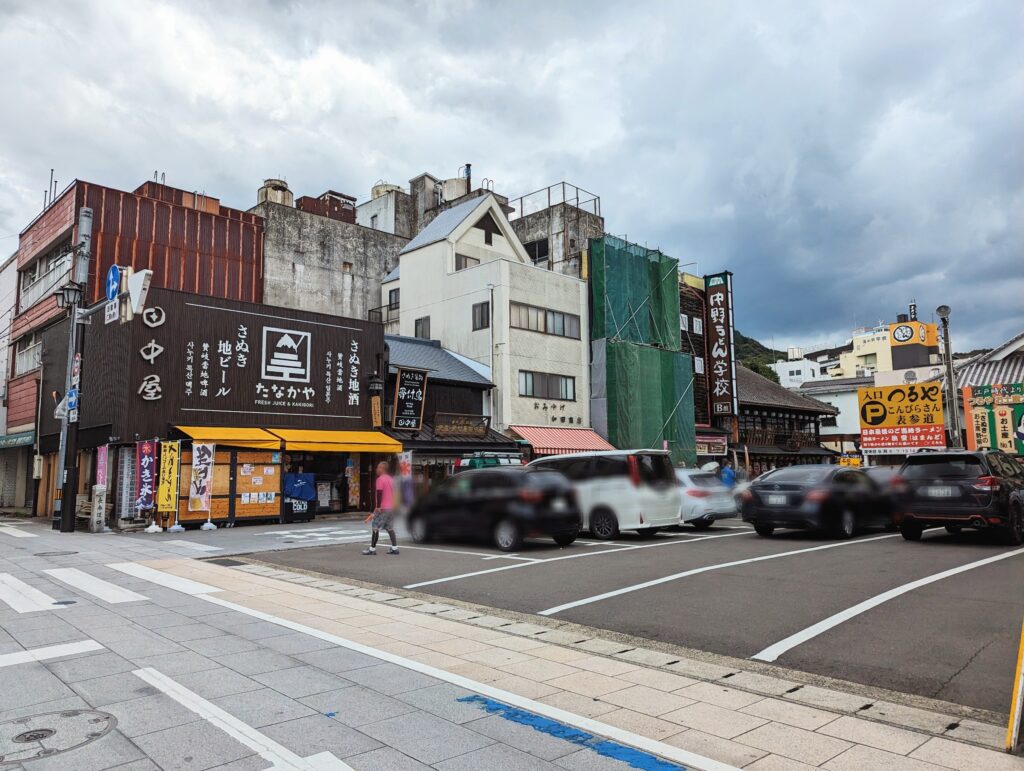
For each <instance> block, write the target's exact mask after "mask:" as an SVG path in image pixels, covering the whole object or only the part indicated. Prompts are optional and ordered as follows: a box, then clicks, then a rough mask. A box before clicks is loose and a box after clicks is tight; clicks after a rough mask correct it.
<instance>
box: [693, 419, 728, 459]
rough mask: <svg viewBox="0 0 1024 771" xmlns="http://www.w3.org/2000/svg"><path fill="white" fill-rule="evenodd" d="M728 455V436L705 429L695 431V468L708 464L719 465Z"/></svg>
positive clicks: (718, 431)
mask: <svg viewBox="0 0 1024 771" xmlns="http://www.w3.org/2000/svg"><path fill="white" fill-rule="evenodd" d="M728 454H729V435H728V434H727V433H726V432H725V431H722V430H715V429H711V428H707V427H701V428H698V429H697V468H700V467H701V466H704V465H706V464H708V463H718V464H721V463H722V461H723V460H725V458H726V457H727V456H728Z"/></svg>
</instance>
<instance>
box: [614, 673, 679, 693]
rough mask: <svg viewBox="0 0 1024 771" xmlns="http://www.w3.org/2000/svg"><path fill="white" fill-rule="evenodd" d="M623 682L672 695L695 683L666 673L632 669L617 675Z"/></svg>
mask: <svg viewBox="0 0 1024 771" xmlns="http://www.w3.org/2000/svg"><path fill="white" fill-rule="evenodd" d="M619 677H621V678H622V679H623V680H629V682H631V683H636V684H637V685H646V686H647V687H648V688H657V689H658V690H659V691H667V692H669V693H672V692H673V691H678V690H679V689H680V688H686V687H687V686H688V685H693V684H694V683H696V682H697V681H696V680H694V679H693V678H690V677H683V676H682V675H671V674H669V673H668V672H664V671H660V670H655V669H645V668H640V669H634V670H632V671H630V672H624V673H623V674H621V675H619Z"/></svg>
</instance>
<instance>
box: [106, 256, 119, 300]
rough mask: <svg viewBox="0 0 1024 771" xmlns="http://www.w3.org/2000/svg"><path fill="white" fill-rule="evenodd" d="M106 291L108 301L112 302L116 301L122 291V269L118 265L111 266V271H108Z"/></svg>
mask: <svg viewBox="0 0 1024 771" xmlns="http://www.w3.org/2000/svg"><path fill="white" fill-rule="evenodd" d="M106 289H107V300H108V301H110V302H113V301H114V300H116V299H117V295H118V293H119V292H120V291H121V269H120V268H119V267H117V266H116V265H111V266H110V270H108V271H107V282H106Z"/></svg>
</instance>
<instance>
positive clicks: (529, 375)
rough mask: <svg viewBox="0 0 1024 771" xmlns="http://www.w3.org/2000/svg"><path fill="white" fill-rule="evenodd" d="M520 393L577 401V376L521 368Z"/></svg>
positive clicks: (539, 397) (542, 397) (522, 394)
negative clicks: (550, 373)
mask: <svg viewBox="0 0 1024 771" xmlns="http://www.w3.org/2000/svg"><path fill="white" fill-rule="evenodd" d="M519 395H520V396H535V397H537V398H538V399H559V400H561V401H566V402H574V401H576V378H574V377H569V376H568V375H549V374H547V373H545V372H529V371H527V370H523V369H521V370H519Z"/></svg>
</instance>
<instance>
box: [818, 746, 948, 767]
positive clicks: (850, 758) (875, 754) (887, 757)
mask: <svg viewBox="0 0 1024 771" xmlns="http://www.w3.org/2000/svg"><path fill="white" fill-rule="evenodd" d="M822 768H827V769H829V771H864V769H867V768H878V769H885V771H940V769H942V768H943V766H936V765H934V764H933V763H926V762H925V761H923V760H914V759H913V758H908V757H906V756H904V755H894V754H893V753H891V752H885V751H884V750H879V749H875V748H874V747H864V746H861V745H858V746H856V747H851V748H850V749H848V750H847V751H846V752H844V753H842V754H841V755H837V756H836V757H834V758H832V760H830V761H828V762H827V763H826V764H825V765H823V766H822Z"/></svg>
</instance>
